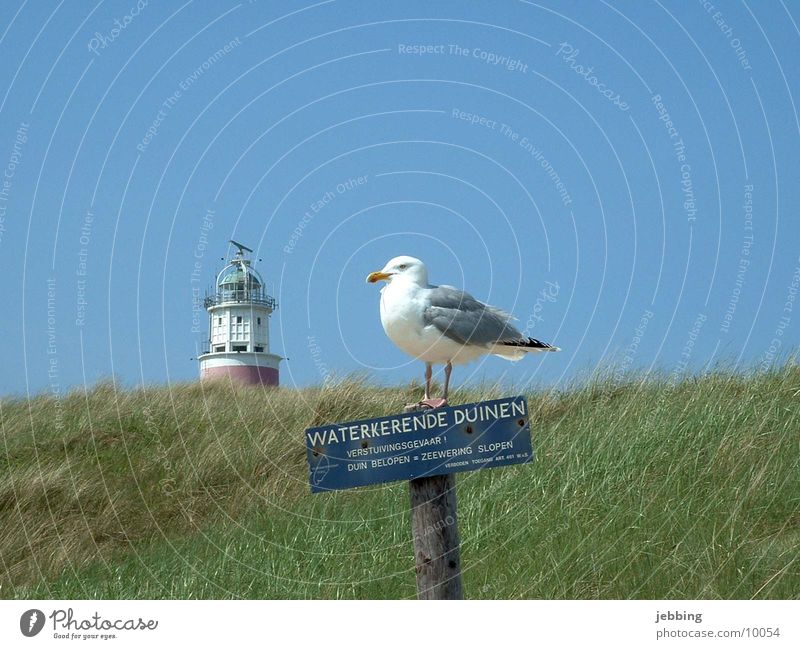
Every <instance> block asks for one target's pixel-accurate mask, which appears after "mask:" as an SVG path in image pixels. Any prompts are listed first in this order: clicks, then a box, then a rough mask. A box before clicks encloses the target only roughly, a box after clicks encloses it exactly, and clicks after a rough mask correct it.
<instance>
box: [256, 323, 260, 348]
mask: <svg viewBox="0 0 800 649" xmlns="http://www.w3.org/2000/svg"><path fill="white" fill-rule="evenodd" d="M256 321H257V322H258V324H261V318H256ZM256 351H259V350H258V349H257V350H256Z"/></svg>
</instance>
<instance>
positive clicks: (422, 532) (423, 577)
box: [405, 406, 463, 599]
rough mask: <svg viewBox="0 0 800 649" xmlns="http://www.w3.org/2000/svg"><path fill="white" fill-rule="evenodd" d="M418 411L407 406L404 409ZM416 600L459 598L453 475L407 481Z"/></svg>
mask: <svg viewBox="0 0 800 649" xmlns="http://www.w3.org/2000/svg"><path fill="white" fill-rule="evenodd" d="M417 410H419V408H417V407H416V406H409V407H407V408H406V409H405V412H415V411H417ZM408 490H409V493H410V496H411V534H412V536H413V538H414V564H415V572H416V575H417V598H418V599H462V598H463V593H462V589H461V548H460V543H461V541H460V539H459V536H458V514H457V512H456V476H455V475H454V474H452V473H450V474H447V475H434V476H430V477H426V478H416V479H414V480H409V481H408Z"/></svg>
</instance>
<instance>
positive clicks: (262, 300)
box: [198, 240, 282, 385]
mask: <svg viewBox="0 0 800 649" xmlns="http://www.w3.org/2000/svg"><path fill="white" fill-rule="evenodd" d="M231 243H232V244H233V245H234V246H236V248H237V249H238V250H237V252H236V254H235V255H234V257H233V259H231V260H230V263H228V265H227V266H225V268H223V269H222V271H221V272H220V273H219V275H217V283H216V287H215V289H214V291H213V292H209V294H207V295H206V298H205V307H206V311H208V351H205V352H204V353H203V354H201V355H200V356H199V357H198V360H199V361H200V378H201V380H204V381H205V380H208V379H216V378H226V379H233V380H235V381H239V382H242V383H249V384H261V385H278V364H279V363H280V361H281V360H282V359H281V357H280V356H277V355H275V354H272V353H270V351H269V316H270V314H271V313H272V312H273V311H274V310H275V308H276V307H277V305H276V303H275V298H273V297H272V296H270V295H267V293H266V290H265V289H264V280H263V279H262V278H261V275H259V274H258V272H257V271H256V270H255V269H254V268H253V266H252V264H251V261H250V259H247V253H251V252H253V251H252V250H251V249H250V248H247V247H246V246H243V245H242V244H240V243H237V242H236V241H233V240H232V241H231Z"/></svg>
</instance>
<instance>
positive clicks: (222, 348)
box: [214, 345, 225, 352]
mask: <svg viewBox="0 0 800 649" xmlns="http://www.w3.org/2000/svg"><path fill="white" fill-rule="evenodd" d="M214 351H215V352H224V351H225V345H217V346H216V347H214Z"/></svg>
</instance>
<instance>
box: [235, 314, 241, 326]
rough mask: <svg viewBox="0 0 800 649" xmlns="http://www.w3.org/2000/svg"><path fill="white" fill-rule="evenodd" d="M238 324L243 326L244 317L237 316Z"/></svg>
mask: <svg viewBox="0 0 800 649" xmlns="http://www.w3.org/2000/svg"><path fill="white" fill-rule="evenodd" d="M236 324H242V316H240V315H237V316H236Z"/></svg>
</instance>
